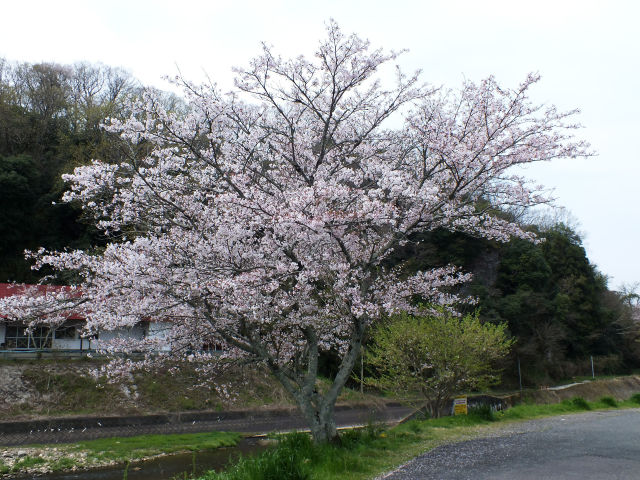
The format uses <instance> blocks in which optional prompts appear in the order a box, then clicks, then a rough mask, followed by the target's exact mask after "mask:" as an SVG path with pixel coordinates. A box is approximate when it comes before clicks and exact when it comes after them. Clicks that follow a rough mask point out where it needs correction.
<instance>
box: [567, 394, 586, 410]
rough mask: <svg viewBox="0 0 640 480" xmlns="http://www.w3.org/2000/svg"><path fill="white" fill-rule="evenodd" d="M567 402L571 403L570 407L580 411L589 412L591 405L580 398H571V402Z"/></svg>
mask: <svg viewBox="0 0 640 480" xmlns="http://www.w3.org/2000/svg"><path fill="white" fill-rule="evenodd" d="M569 402H570V403H571V405H573V406H574V407H576V408H578V409H580V410H591V405H589V402H587V401H586V400H585V399H584V398H582V397H573V398H572V399H571V400H569Z"/></svg>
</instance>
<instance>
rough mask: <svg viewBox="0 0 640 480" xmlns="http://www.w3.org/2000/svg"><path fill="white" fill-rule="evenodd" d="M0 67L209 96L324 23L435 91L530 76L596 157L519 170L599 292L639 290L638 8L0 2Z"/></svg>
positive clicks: (304, 40) (315, 36)
mask: <svg viewBox="0 0 640 480" xmlns="http://www.w3.org/2000/svg"><path fill="white" fill-rule="evenodd" d="M0 7H1V9H0V11H1V12H2V27H1V28H0V57H5V58H7V59H8V60H12V61H26V62H41V61H47V62H58V63H73V62H76V61H83V60H86V61H90V62H103V63H105V64H108V65H111V66H120V67H124V68H125V69H127V70H129V71H130V72H131V73H132V74H133V75H134V76H135V77H136V78H138V79H139V80H141V81H142V82H143V83H145V84H151V85H156V86H158V87H160V88H167V86H166V84H164V83H163V82H162V80H161V77H162V76H163V75H174V74H175V73H176V72H177V66H178V67H179V68H180V70H181V71H182V73H183V74H184V75H185V76H186V77H187V78H189V79H192V80H200V79H202V78H203V76H204V73H205V72H206V73H207V74H208V75H209V76H210V77H211V78H212V79H213V80H215V81H216V82H217V83H218V84H219V85H221V86H222V87H228V86H230V85H231V81H232V73H231V67H232V66H242V65H245V64H246V63H247V61H248V60H249V59H250V58H251V57H253V56H255V55H256V54H258V53H259V49H260V42H261V41H266V42H267V43H270V44H272V45H274V46H275V47H276V49H277V50H278V51H279V52H280V53H282V54H283V55H298V54H301V53H305V54H311V53H312V52H313V50H314V47H315V46H316V45H317V42H318V40H319V39H320V38H321V37H322V36H323V34H324V28H325V23H326V21H327V20H328V19H329V18H334V19H336V20H337V22H338V23H339V24H340V26H341V27H342V29H343V30H344V31H345V32H347V33H351V32H356V33H358V34H359V35H360V36H362V37H365V38H368V39H369V40H371V42H372V43H373V45H374V46H376V47H377V46H382V47H385V48H387V49H395V50H399V49H403V48H407V49H409V52H408V53H406V54H405V55H404V56H403V57H401V58H400V60H399V63H400V65H401V66H402V67H403V69H404V70H405V71H412V70H415V69H417V68H420V69H422V70H423V79H424V80H425V81H428V82H429V83H432V84H435V85H445V86H450V87H457V86H458V85H459V84H460V82H461V81H462V80H463V78H467V79H470V80H479V79H481V78H484V77H486V76H488V75H490V74H493V75H495V76H496V78H497V79H498V81H499V82H500V83H501V84H503V85H504V86H507V87H515V86H517V84H518V83H519V82H520V81H521V80H523V79H524V77H525V75H526V74H527V73H528V72H531V71H538V72H540V73H541V75H542V82H541V83H540V84H538V85H537V86H536V88H535V90H534V91H533V97H534V98H535V99H536V101H538V102H544V103H554V104H556V105H558V106H559V107H561V108H562V109H572V108H575V107H578V108H580V109H581V110H582V114H581V115H580V122H581V123H582V124H583V125H584V126H585V128H584V129H583V130H582V132H581V136H583V137H584V138H586V139H587V140H589V141H590V142H591V144H592V145H593V147H594V149H595V150H597V152H598V154H599V155H598V157H596V158H593V159H588V160H571V161H556V162H552V163H547V164H542V165H538V166H536V167H535V168H531V169H529V170H528V172H527V173H528V174H529V176H531V177H532V178H535V179H538V180H539V181H540V182H541V183H543V184H544V185H546V186H548V187H551V188H553V189H555V197H556V198H557V203H558V204H559V205H561V206H564V207H566V208H567V209H568V210H569V211H570V212H571V213H572V214H573V216H574V217H576V218H577V220H578V221H579V223H580V230H581V231H582V232H583V233H584V234H585V246H586V248H587V252H588V255H589V258H590V259H591V261H592V262H593V263H595V264H596V265H597V266H598V268H599V269H600V270H601V271H602V272H603V273H605V274H606V275H608V276H609V277H610V281H609V286H610V287H611V288H617V287H619V286H620V285H621V284H622V283H626V284H630V283H634V282H640V222H639V217H640V215H639V203H640V202H639V200H640V149H639V148H638V146H637V145H636V142H637V141H638V138H639V137H640V120H639V118H640V28H638V22H639V21H640V2H637V1H634V0H628V1H625V0H606V1H605V0H599V1H591V0H580V1H574V0H537V1H535V2H534V1H527V2H525V1H520V0H504V1H496V0H493V1H492V0H483V1H478V0H457V1H456V0H448V1H436V0H422V1H402V0H395V1H394V2H392V1H389V0H385V1H378V0H364V1H360V0H356V1H348V0H342V1H340V0H323V1H315V2H305V1H293V0H263V1H241V0H237V1H230V0H221V1H216V0H211V1H196V0H180V1H168V0H141V1H138V0H127V1H124V0H109V1H104V0H100V1H93V0H57V1H51V0H38V1H34V0H22V1H20V2H18V1H12V0H4V1H0Z"/></svg>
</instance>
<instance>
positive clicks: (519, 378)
mask: <svg viewBox="0 0 640 480" xmlns="http://www.w3.org/2000/svg"><path fill="white" fill-rule="evenodd" d="M518 381H519V382H520V391H522V373H521V372H520V356H518Z"/></svg>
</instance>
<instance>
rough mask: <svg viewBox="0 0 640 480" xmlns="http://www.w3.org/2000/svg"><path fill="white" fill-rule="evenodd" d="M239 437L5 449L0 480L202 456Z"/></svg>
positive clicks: (207, 436)
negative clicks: (181, 454)
mask: <svg viewBox="0 0 640 480" xmlns="http://www.w3.org/2000/svg"><path fill="white" fill-rule="evenodd" d="M241 438H242V436H241V435H240V434H238V433H228V432H209V433H196V434H184V435H140V436H136V437H114V438H103V439H98V440H89V441H80V442H75V443H70V444H59V445H29V446H20V447H9V448H6V447H5V448H2V449H1V451H0V474H2V475H0V478H10V477H11V476H12V475H18V474H26V473H29V474H43V473H48V472H56V471H62V470H64V471H72V472H75V471H81V470H87V469H91V468H98V467H105V466H109V465H118V464H125V463H131V462H141V461H145V460H149V459H152V458H156V457H159V456H165V455H171V454H175V453H178V452H199V451H207V450H213V449H216V448H220V447H231V446H235V445H236V444H237V443H238V441H239V440H240V439H241Z"/></svg>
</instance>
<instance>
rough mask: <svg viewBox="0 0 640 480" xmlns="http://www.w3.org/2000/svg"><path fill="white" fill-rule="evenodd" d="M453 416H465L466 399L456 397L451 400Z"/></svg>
mask: <svg viewBox="0 0 640 480" xmlns="http://www.w3.org/2000/svg"><path fill="white" fill-rule="evenodd" d="M453 414H454V415H466V414H467V397H456V398H454V399H453Z"/></svg>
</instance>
